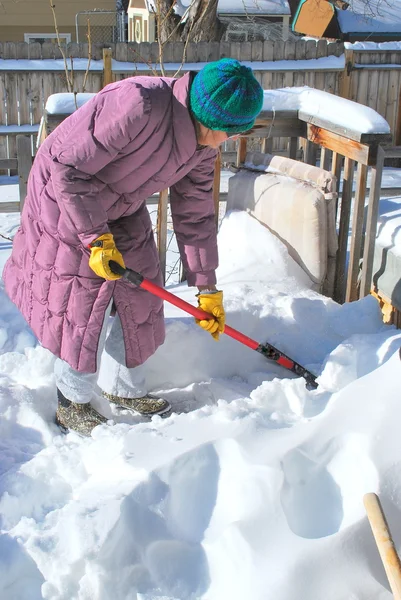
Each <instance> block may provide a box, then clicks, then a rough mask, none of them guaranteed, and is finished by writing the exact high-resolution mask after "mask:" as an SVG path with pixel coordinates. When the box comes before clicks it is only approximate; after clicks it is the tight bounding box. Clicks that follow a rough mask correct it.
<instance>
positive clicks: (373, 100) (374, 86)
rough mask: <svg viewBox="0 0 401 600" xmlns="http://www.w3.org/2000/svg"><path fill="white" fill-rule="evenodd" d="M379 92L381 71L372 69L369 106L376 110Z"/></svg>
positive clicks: (369, 85)
mask: <svg viewBox="0 0 401 600" xmlns="http://www.w3.org/2000/svg"><path fill="white" fill-rule="evenodd" d="M378 92H379V71H376V70H375V71H370V73H369V84H368V100H367V106H369V107H370V108H373V109H374V110H376V106H377V96H378Z"/></svg>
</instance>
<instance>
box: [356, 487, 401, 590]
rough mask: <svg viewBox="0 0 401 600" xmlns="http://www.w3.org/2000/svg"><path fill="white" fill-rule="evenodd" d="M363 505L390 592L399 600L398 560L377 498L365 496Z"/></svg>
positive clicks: (400, 568)
mask: <svg viewBox="0 0 401 600" xmlns="http://www.w3.org/2000/svg"><path fill="white" fill-rule="evenodd" d="M363 503H364V505H365V509H366V514H367V516H368V519H369V523H370V526H371V528H372V533H373V536H374V538H375V541H376V545H377V549H378V550H379V554H380V557H381V559H382V562H383V566H384V569H385V571H386V575H387V579H388V582H389V584H390V587H391V591H392V592H393V596H394V598H395V600H401V564H400V559H399V556H398V554H397V551H396V549H395V546H394V542H393V539H392V537H391V532H390V529H389V526H388V523H387V521H386V517H385V515H384V512H383V508H382V506H381V503H380V500H379V497H378V496H377V495H376V494H373V493H369V494H365V495H364V497H363Z"/></svg>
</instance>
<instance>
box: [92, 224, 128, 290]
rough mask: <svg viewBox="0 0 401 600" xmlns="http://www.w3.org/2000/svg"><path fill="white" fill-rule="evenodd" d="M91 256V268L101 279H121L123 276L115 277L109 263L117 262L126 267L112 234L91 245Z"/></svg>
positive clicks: (101, 237) (102, 236) (99, 238)
mask: <svg viewBox="0 0 401 600" xmlns="http://www.w3.org/2000/svg"><path fill="white" fill-rule="evenodd" d="M89 248H90V251H91V255H90V257H89V266H90V268H91V269H92V271H94V272H95V273H96V275H99V277H103V279H109V280H113V279H120V277H121V275H115V274H114V273H113V272H112V270H111V269H110V267H109V262H110V261H111V260H115V261H116V262H117V263H118V264H119V265H121V266H122V267H124V269H125V264H124V259H123V257H122V254H121V253H120V252H119V251H118V250H117V248H116V245H115V243H114V237H113V234H112V233H104V234H103V235H101V236H100V237H98V238H97V239H96V240H94V241H93V242H91V243H90V244H89Z"/></svg>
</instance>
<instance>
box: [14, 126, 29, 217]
mask: <svg viewBox="0 0 401 600" xmlns="http://www.w3.org/2000/svg"><path fill="white" fill-rule="evenodd" d="M17 157H18V185H19V201H20V207H21V212H22V209H23V207H24V202H25V198H26V194H27V186H28V177H29V173H30V171H31V168H32V150H31V138H30V137H28V136H26V135H17Z"/></svg>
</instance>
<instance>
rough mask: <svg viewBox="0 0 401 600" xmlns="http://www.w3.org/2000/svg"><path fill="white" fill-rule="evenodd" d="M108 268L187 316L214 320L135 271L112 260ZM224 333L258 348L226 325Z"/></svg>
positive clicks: (249, 339)
mask: <svg viewBox="0 0 401 600" xmlns="http://www.w3.org/2000/svg"><path fill="white" fill-rule="evenodd" d="M109 266H110V269H111V270H112V272H113V273H115V274H116V275H121V276H122V277H123V278H124V279H127V281H129V282H130V283H133V284H134V285H137V286H138V287H141V288H142V289H143V290H146V291H147V292H150V293H151V294H154V295H155V296H158V297H159V298H162V300H166V301H167V302H169V303H170V304H173V305H174V306H177V307H178V308H181V310H184V311H185V312H187V313H188V314H190V315H192V316H193V317H195V319H200V320H203V319H213V318H214V317H213V315H211V314H210V313H207V312H204V311H203V310H201V309H200V308H197V307H196V306H193V305H192V304H189V302H185V300H182V299H181V298H178V296H175V295H174V294H172V293H171V292H168V291H167V290H165V289H164V288H162V287H160V286H159V285H157V284H156V283H152V282H151V281H149V279H145V278H144V276H143V275H141V274H140V273H137V272H136V271H133V270H132V269H125V268H124V267H122V266H121V265H119V264H118V263H117V262H115V261H114V260H111V261H110V262H109ZM224 333H226V334H227V335H229V336H230V337H232V338H234V339H235V340H237V341H238V342H241V344H245V346H248V347H249V348H251V349H252V350H256V349H257V348H258V347H259V343H258V342H255V340H252V339H251V338H249V337H248V336H247V335H244V334H243V333H241V332H240V331H237V330H236V329H233V328H232V327H229V326H228V325H226V326H225V327H224Z"/></svg>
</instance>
